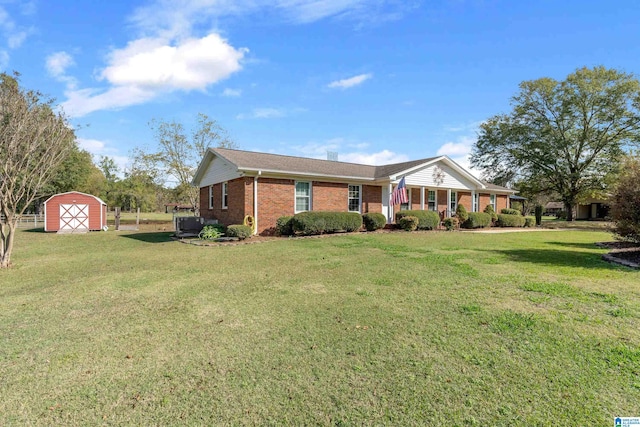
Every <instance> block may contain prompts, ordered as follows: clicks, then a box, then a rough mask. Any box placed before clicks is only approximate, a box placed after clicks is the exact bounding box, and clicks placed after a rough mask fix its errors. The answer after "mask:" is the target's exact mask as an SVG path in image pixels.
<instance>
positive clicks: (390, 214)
mask: <svg viewBox="0 0 640 427" xmlns="http://www.w3.org/2000/svg"><path fill="white" fill-rule="evenodd" d="M382 188H383V190H382V191H384V187H382ZM387 188H388V194H389V202H388V204H387V213H388V216H387V222H388V223H389V224H390V223H392V222H393V221H395V219H394V218H393V205H392V204H391V194H392V193H393V185H392V184H391V183H389V185H388V186H387Z"/></svg>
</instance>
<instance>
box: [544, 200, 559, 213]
mask: <svg viewBox="0 0 640 427" xmlns="http://www.w3.org/2000/svg"><path fill="white" fill-rule="evenodd" d="M563 210H564V203H562V202H549V203H547V204H546V205H544V214H545V215H558V214H559V213H560V212H562V211H563Z"/></svg>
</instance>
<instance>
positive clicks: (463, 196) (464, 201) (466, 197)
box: [457, 191, 473, 212]
mask: <svg viewBox="0 0 640 427" xmlns="http://www.w3.org/2000/svg"><path fill="white" fill-rule="evenodd" d="M457 196H458V205H462V206H464V208H465V209H466V210H467V212H471V209H472V208H473V199H472V198H471V193H467V192H464V191H458V193H457Z"/></svg>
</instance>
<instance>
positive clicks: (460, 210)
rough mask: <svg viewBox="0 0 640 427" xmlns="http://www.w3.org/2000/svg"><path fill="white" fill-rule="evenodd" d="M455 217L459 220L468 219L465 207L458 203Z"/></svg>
mask: <svg viewBox="0 0 640 427" xmlns="http://www.w3.org/2000/svg"><path fill="white" fill-rule="evenodd" d="M456 218H458V221H459V222H465V221H466V220H467V219H469V213H468V212H467V208H465V207H464V206H463V205H460V204H459V205H458V207H457V208H456ZM445 227H446V226H445ZM447 230H448V229H447Z"/></svg>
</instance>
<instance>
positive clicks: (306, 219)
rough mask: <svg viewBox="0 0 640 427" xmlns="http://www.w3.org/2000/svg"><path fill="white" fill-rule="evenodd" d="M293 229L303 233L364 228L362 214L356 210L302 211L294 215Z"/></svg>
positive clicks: (349, 230) (347, 230)
mask: <svg viewBox="0 0 640 427" xmlns="http://www.w3.org/2000/svg"><path fill="white" fill-rule="evenodd" d="M292 225H293V231H294V232H299V233H302V234H306V235H310V234H323V233H335V232H338V231H346V232H352V231H357V230H360V228H362V215H360V214H359V213H356V212H302V213H299V214H296V215H294V216H293V219H292Z"/></svg>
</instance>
